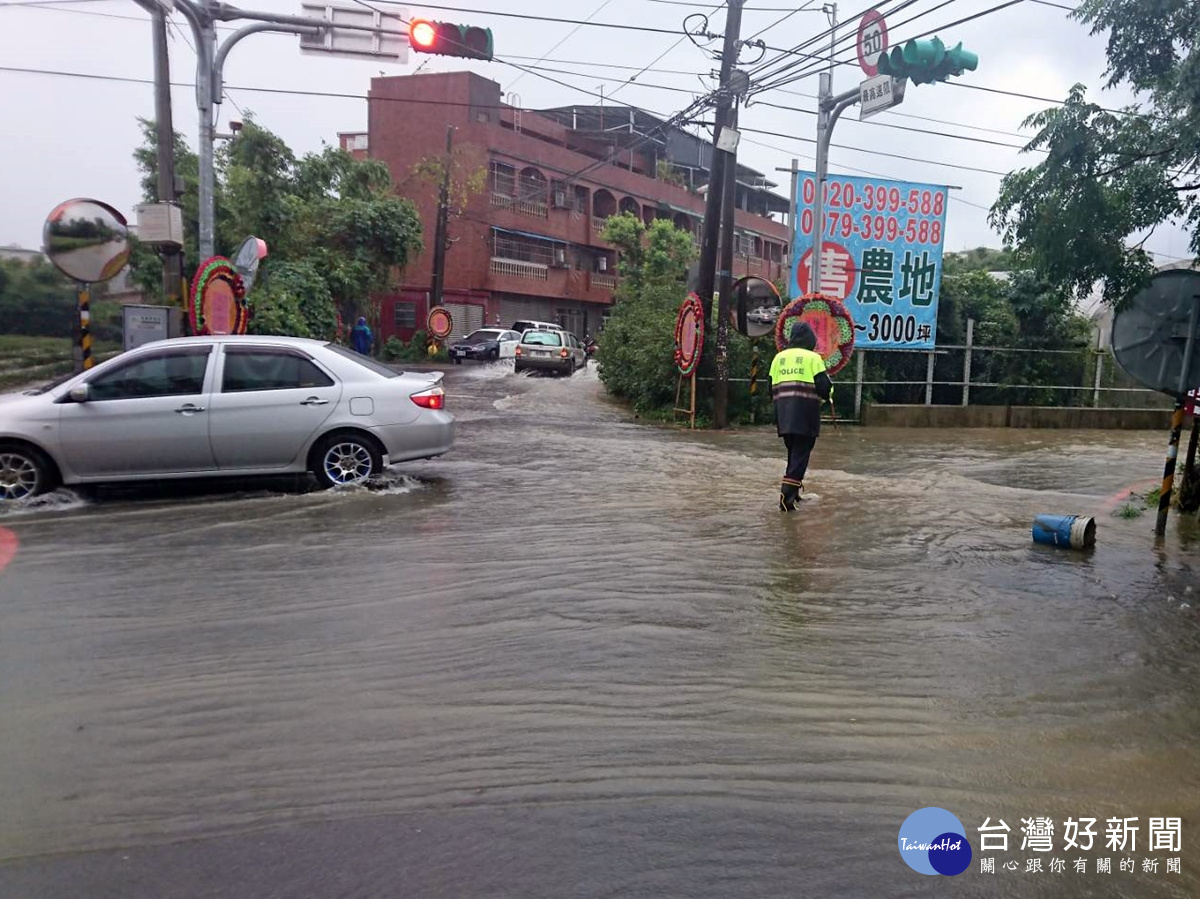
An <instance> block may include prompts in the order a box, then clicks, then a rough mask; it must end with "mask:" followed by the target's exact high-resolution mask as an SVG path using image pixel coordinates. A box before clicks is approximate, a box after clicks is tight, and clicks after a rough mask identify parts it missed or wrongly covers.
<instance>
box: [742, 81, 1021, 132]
mask: <svg viewBox="0 0 1200 899" xmlns="http://www.w3.org/2000/svg"><path fill="white" fill-rule="evenodd" d="M776 90H777V91H779V93H781V94H787V95H788V96H791V97H804V98H805V99H807V100H819V99H820V97H818V96H817V95H816V94H806V93H803V92H802V91H789V90H784V89H783V88H776ZM758 102H760V103H761V102H762V101H758ZM805 111H807V110H805ZM885 113H886V114H887V115H889V116H899V117H900V118H902V119H916V120H918V121H921V122H933V123H934V124H935V125H950V126H952V127H954V128H966V129H968V130H970V131H983V132H986V133H988V134H1000V135H1004V136H1005V137H1019V138H1021V140H1029V136H1028V135H1026V134H1021V133H1019V132H1017V131H1003V130H1001V129H999V128H985V127H984V126H983V125H968V124H965V123H963V122H951V121H948V120H946V119H935V118H931V117H929V116H923V115H914V114H912V113H907V112H897V111H896V110H895V109H894V108H893V109H888V110H885Z"/></svg>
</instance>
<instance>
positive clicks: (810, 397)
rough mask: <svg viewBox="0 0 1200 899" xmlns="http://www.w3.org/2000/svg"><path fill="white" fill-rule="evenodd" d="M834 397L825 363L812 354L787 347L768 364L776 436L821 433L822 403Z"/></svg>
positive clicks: (798, 348) (811, 352)
mask: <svg viewBox="0 0 1200 899" xmlns="http://www.w3.org/2000/svg"><path fill="white" fill-rule="evenodd" d="M832 396H833V386H832V384H831V383H830V381H829V375H828V374H826V372H825V360H824V359H822V358H821V356H820V354H819V353H817V352H815V351H813V350H805V349H801V348H800V347H788V348H786V349H784V350H780V351H779V352H778V353H776V354H775V358H774V359H772V360H771V397H772V399H774V401H775V426H776V428H777V429H778V432H779V434H780V435H781V436H782V435H784V434H811V435H813V436H816V435H818V434H820V433H821V401H822V399H827V398H830V397H832Z"/></svg>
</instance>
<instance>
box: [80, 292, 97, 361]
mask: <svg viewBox="0 0 1200 899" xmlns="http://www.w3.org/2000/svg"><path fill="white" fill-rule="evenodd" d="M75 296H76V299H77V300H78V306H79V362H78V364H77V365H76V373H78V372H80V371H87V370H88V369H89V368H91V367H92V366H93V365H95V364H96V361H95V360H94V359H93V358H92V310H91V301H92V290H91V285H90V284H87V283H85V282H83V281H80V282H78V286H77V289H76V294H75Z"/></svg>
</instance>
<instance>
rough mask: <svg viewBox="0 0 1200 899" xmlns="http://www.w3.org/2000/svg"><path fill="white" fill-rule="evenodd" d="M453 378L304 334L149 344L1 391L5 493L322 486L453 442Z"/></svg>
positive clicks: (0, 491)
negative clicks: (307, 474)
mask: <svg viewBox="0 0 1200 899" xmlns="http://www.w3.org/2000/svg"><path fill="white" fill-rule="evenodd" d="M442 377H443V376H442V374H441V373H440V372H439V373H432V374H425V373H414V372H404V373H398V372H395V371H393V370H391V369H389V368H386V367H384V366H382V365H379V364H377V363H375V362H373V361H372V360H370V359H368V358H367V357H365V356H361V355H359V354H357V353H354V352H352V351H351V350H348V349H346V348H344V347H340V346H336V345H334V344H330V343H325V342H323V341H319V340H302V339H299V338H293V337H249V336H247V337H185V338H180V339H176V340H163V341H158V342H155V343H150V344H146V345H144V346H142V347H139V348H137V349H135V350H131V351H129V352H127V353H122V354H121V355H119V356H117V357H115V358H113V359H110V360H108V361H107V362H104V363H102V364H101V365H98V366H96V367H95V368H93V369H91V370H90V371H87V372H84V373H83V374H80V375H73V376H71V377H69V378H66V379H64V380H61V381H59V382H57V383H55V384H51V385H50V386H48V387H43V388H41V389H39V390H32V391H26V392H25V393H23V394H6V395H3V396H0V502H3V501H5V500H19V499H23V498H25V497H28V496H33V495H34V494H37V493H41V492H43V491H46V490H50V489H53V488H54V487H55V486H56V485H57V484H60V483H62V484H88V483H98V482H106V481H133V480H146V479H154V478H190V477H214V476H222V477H227V476H230V475H274V474H287V473H299V472H304V471H311V472H312V473H313V475H315V476H316V479H317V481H318V483H320V484H321V486H323V487H334V486H339V485H349V484H358V483H362V482H364V481H366V480H367V479H369V478H370V477H372V476H373V475H376V474H378V473H379V472H380V471H382V470H383V468H384V467H386V466H387V465H390V464H394V463H397V462H405V461H410V460H413V459H427V458H431V457H433V456H438V455H441V454H442V453H445V452H447V451H449V449H450V448H451V446H452V445H453V443H454V417H453V416H451V415H450V414H449V413H448V412H446V411H445V408H444V407H445V394H444V392H443V390H442V387H441V380H442Z"/></svg>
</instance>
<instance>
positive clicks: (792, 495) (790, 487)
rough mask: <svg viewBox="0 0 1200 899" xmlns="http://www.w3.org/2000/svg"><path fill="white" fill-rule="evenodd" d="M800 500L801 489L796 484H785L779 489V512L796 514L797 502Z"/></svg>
mask: <svg viewBox="0 0 1200 899" xmlns="http://www.w3.org/2000/svg"><path fill="white" fill-rule="evenodd" d="M799 498H800V488H799V487H797V486H796V485H795V484H784V485H783V486H782V487H780V488H779V511H780V512H795V511H796V500H797V499H799Z"/></svg>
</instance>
